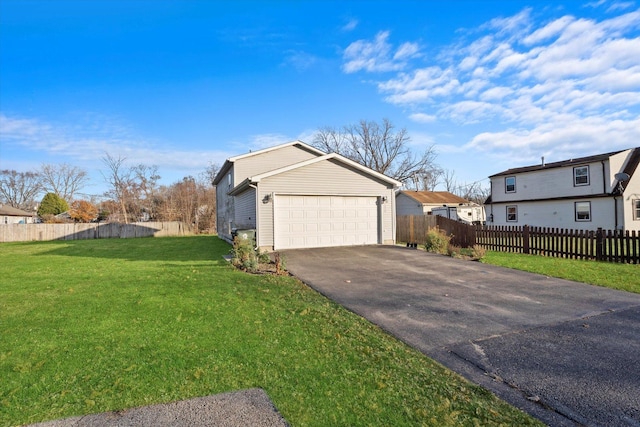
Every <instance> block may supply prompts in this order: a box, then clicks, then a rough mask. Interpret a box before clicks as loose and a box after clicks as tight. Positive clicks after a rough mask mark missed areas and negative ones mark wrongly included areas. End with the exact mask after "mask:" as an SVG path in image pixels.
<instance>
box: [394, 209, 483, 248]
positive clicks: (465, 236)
mask: <svg viewBox="0 0 640 427" xmlns="http://www.w3.org/2000/svg"><path fill="white" fill-rule="evenodd" d="M432 228H438V229H440V230H443V231H444V232H446V233H447V235H449V236H452V238H451V244H452V245H455V246H460V247H462V248H468V247H471V246H473V245H474V244H475V234H476V231H475V227H474V226H472V225H467V224H465V223H463V222H459V221H454V220H452V219H449V218H445V217H443V216H438V215H406V216H398V217H397V218H396V240H397V241H398V242H403V243H415V244H419V245H424V244H425V243H426V242H427V240H426V239H427V232H428V231H429V230H430V229H432Z"/></svg>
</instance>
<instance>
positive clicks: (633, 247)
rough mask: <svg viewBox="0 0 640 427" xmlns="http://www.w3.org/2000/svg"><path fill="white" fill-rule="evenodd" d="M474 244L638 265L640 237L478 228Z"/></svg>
mask: <svg viewBox="0 0 640 427" xmlns="http://www.w3.org/2000/svg"><path fill="white" fill-rule="evenodd" d="M476 243H477V244H479V245H482V246H484V247H485V248H486V249H489V250H493V251H502V252H518V253H523V254H534V255H546V256H552V257H557V258H572V259H588V260H596V261H607V262H620V263H628V264H640V233H638V232H636V231H629V230H627V231H620V230H603V229H601V228H599V229H598V230H596V231H591V230H589V231H585V230H567V229H560V228H546V227H529V226H528V225H525V226H523V227H512V226H478V227H476Z"/></svg>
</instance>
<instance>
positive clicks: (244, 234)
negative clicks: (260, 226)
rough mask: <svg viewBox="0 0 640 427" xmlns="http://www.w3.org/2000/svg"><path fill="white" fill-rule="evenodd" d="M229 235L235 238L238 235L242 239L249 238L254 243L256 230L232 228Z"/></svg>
mask: <svg viewBox="0 0 640 427" xmlns="http://www.w3.org/2000/svg"><path fill="white" fill-rule="evenodd" d="M231 235H232V236H233V237H234V238H235V237H238V238H239V239H242V240H251V241H252V242H254V243H255V241H256V230H255V229H251V228H249V229H243V230H233V231H232V232H231Z"/></svg>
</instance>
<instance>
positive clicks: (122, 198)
mask: <svg viewBox="0 0 640 427" xmlns="http://www.w3.org/2000/svg"><path fill="white" fill-rule="evenodd" d="M125 160H126V158H124V157H121V156H118V157H117V158H116V157H113V156H111V155H110V154H109V153H105V155H104V156H103V157H102V162H103V163H104V164H105V166H106V167H107V171H106V172H102V176H103V177H104V180H105V182H106V183H107V184H109V186H110V188H109V190H108V191H107V195H108V196H110V197H112V198H113V199H114V200H115V201H116V202H117V203H118V205H119V207H120V211H121V213H122V216H123V218H124V222H125V223H127V222H129V219H128V214H127V205H128V204H129V203H130V201H131V189H132V181H133V180H132V170H131V169H130V168H128V167H126V165H125V163H124V162H125Z"/></svg>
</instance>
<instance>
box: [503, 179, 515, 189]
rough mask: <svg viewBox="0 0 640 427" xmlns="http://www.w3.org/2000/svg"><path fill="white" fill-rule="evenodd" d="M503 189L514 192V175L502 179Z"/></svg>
mask: <svg viewBox="0 0 640 427" xmlns="http://www.w3.org/2000/svg"><path fill="white" fill-rule="evenodd" d="M504 190H505V192H506V193H515V192H516V177H515V176H508V177H506V178H505V179H504Z"/></svg>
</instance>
